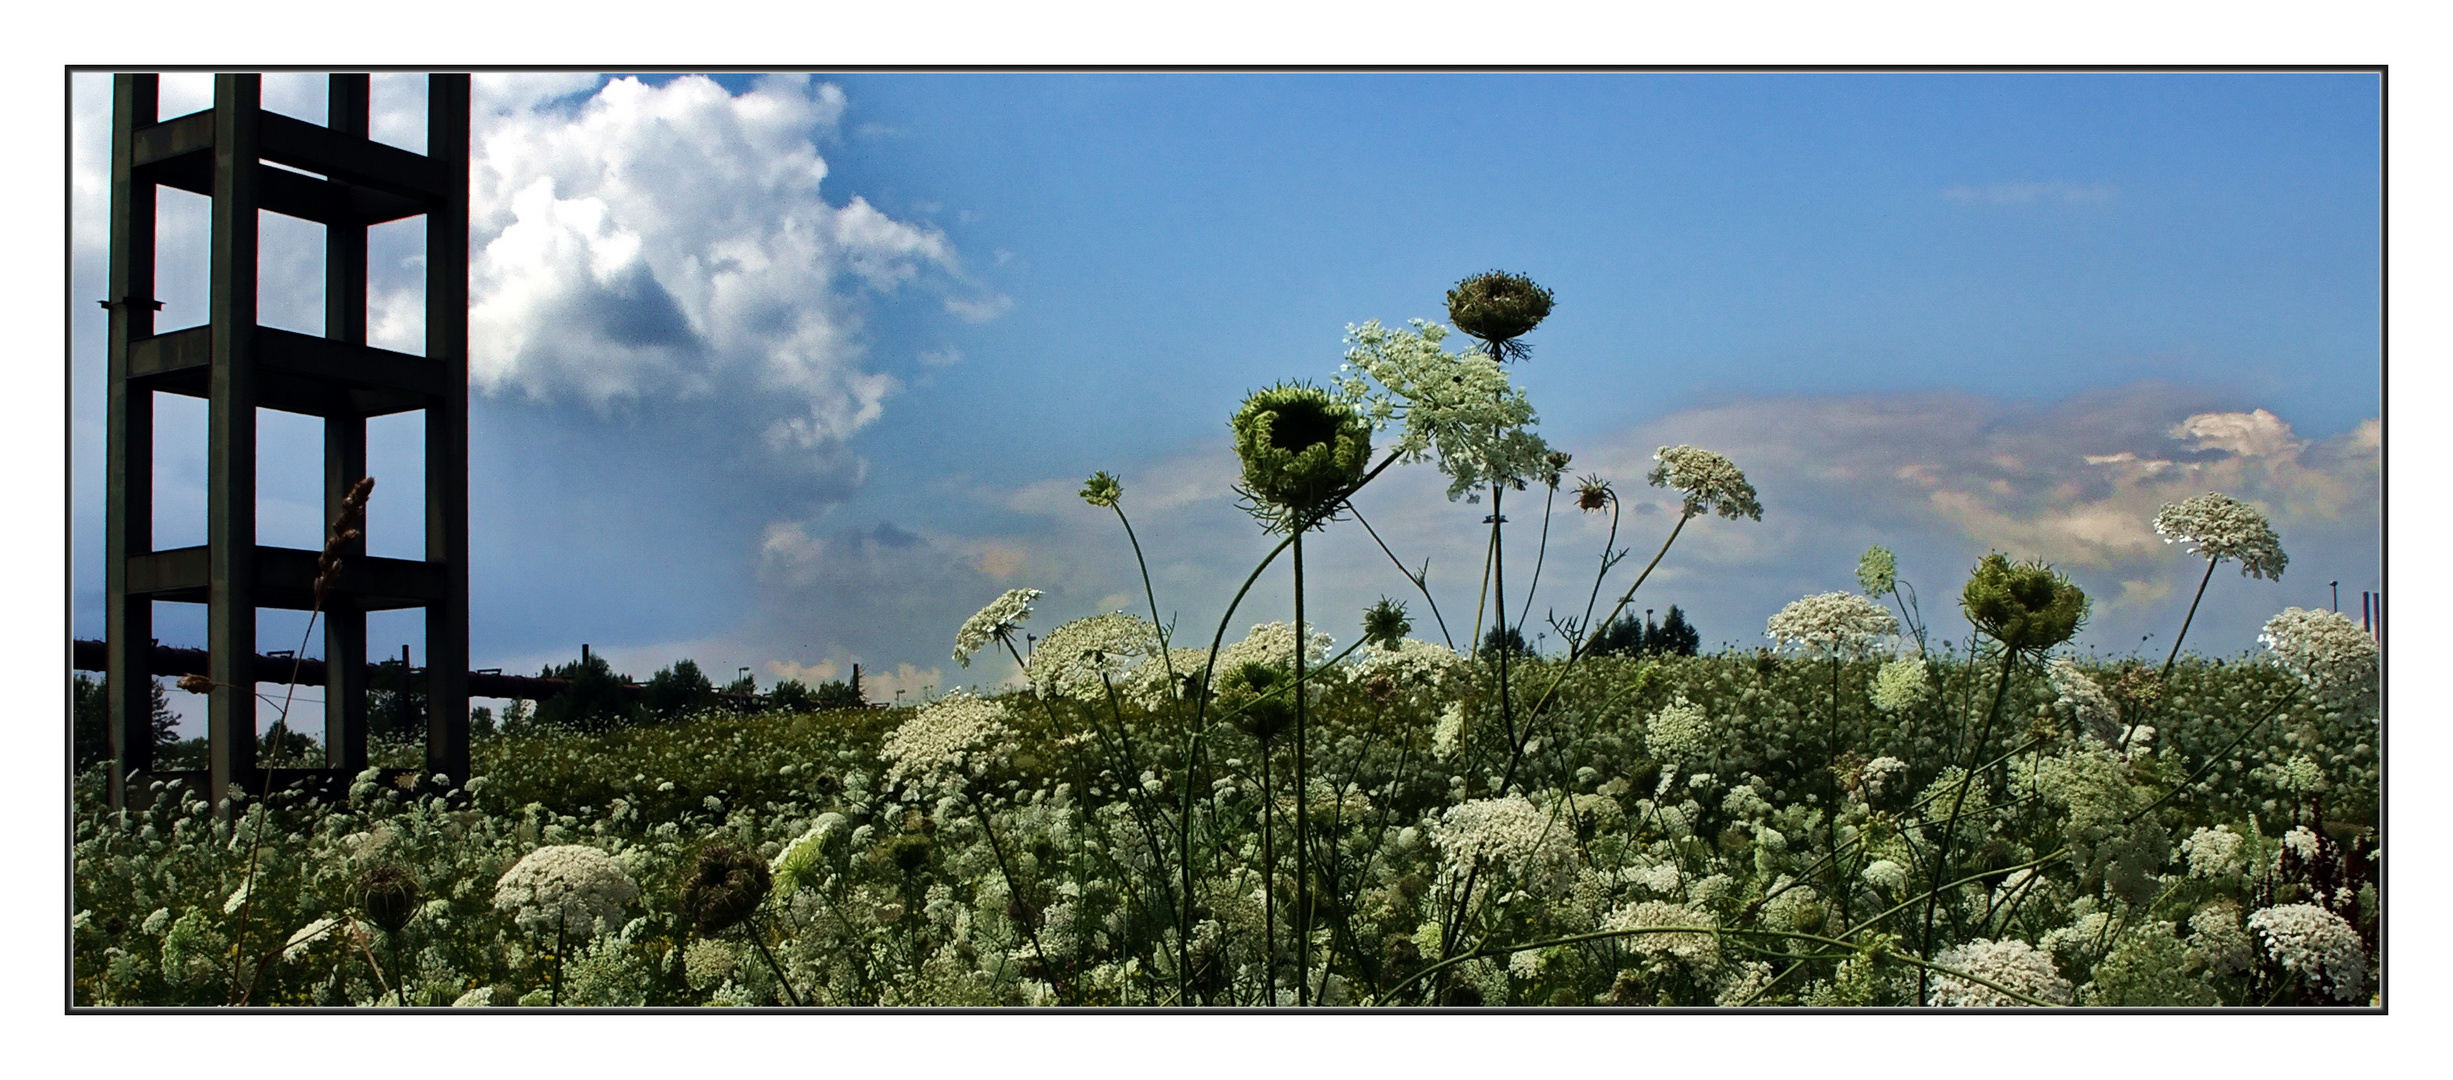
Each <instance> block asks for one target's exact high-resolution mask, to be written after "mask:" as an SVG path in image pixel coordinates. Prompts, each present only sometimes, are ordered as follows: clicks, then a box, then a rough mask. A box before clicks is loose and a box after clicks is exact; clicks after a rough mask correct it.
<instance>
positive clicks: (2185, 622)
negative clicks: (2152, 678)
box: [2163, 556, 2223, 679]
mask: <svg viewBox="0 0 2453 1080" xmlns="http://www.w3.org/2000/svg"><path fill="white" fill-rule="evenodd" d="M2222 561H2223V560H2221V559H2218V558H2214V557H2211V556H2209V557H2208V558H2207V560H2206V576H2205V577H2202V578H2199V579H2197V595H2196V596H2193V597H2190V598H2189V614H2187V615H2184V616H2182V617H2181V620H2180V633H2178V634H2174V635H2173V636H2172V655H2170V656H2166V657H2164V658H2163V677H2164V678H2167V679H2169V678H2171V677H2172V665H2173V664H2174V663H2176V662H2178V661H2179V660H2180V643H2181V639H2183V638H2186V637H2188V636H2189V624H2190V623H2192V622H2195V621H2197V605H2198V601H2200V600H2204V599H2206V583H2207V582H2209V581H2213V580H2214V578H2215V564H2216V563H2219V562H2222Z"/></svg>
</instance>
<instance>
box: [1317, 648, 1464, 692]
mask: <svg viewBox="0 0 2453 1080" xmlns="http://www.w3.org/2000/svg"><path fill="white" fill-rule="evenodd" d="M1465 669H1466V663H1465V658H1464V657H1461V656H1458V655H1457V654H1456V652H1455V651H1454V650H1452V649H1450V648H1448V647H1447V646H1445V645H1442V644H1439V643H1438V642H1435V641H1422V640H1418V639H1415V638H1405V639H1403V640H1401V641H1399V642H1397V644H1396V646H1395V647H1394V648H1382V647H1380V646H1378V645H1366V646H1364V647H1363V648H1362V650H1361V651H1360V655H1359V658H1358V659H1357V660H1356V661H1355V662H1354V665H1353V666H1352V667H1350V668H1348V669H1347V676H1348V678H1350V679H1351V680H1352V681H1353V682H1355V683H1356V684H1357V685H1362V684H1368V683H1370V682H1371V681H1372V680H1374V679H1383V678H1384V679H1387V680H1389V682H1390V683H1391V684H1393V685H1395V686H1396V687H1397V689H1399V690H1400V691H1403V692H1405V693H1406V694H1409V695H1414V696H1418V697H1419V696H1421V695H1426V694H1433V693H1436V692H1437V691H1438V690H1439V689H1440V688H1441V687H1442V686H1443V685H1445V684H1446V683H1447V681H1448V678H1449V676H1451V675H1454V674H1456V673H1458V672H1461V671H1464V670H1465Z"/></svg>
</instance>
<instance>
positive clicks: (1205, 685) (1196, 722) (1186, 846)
mask: <svg viewBox="0 0 2453 1080" xmlns="http://www.w3.org/2000/svg"><path fill="white" fill-rule="evenodd" d="M1397 457H1398V455H1396V454H1394V453H1392V454H1390V455H1388V456H1387V457H1385V458H1381V459H1380V463H1379V464H1378V465H1374V466H1372V467H1371V471H1370V472H1367V473H1364V474H1363V478H1362V479H1360V480H1357V481H1355V482H1354V484H1353V485H1352V486H1351V487H1348V488H1347V489H1346V490H1345V492H1344V493H1343V494H1341V495H1339V496H1338V497H1337V498H1335V499H1331V500H1324V502H1323V505H1328V506H1334V505H1337V504H1338V503H1341V502H1345V501H1347V500H1349V499H1352V498H1353V497H1354V493H1355V492H1357V491H1360V490H1362V489H1363V487H1364V485H1366V484H1369V483H1371V482H1372V481H1373V480H1374V479H1376V478H1378V477H1379V475H1380V474H1381V473H1384V472H1387V471H1388V467H1389V466H1391V465H1394V464H1396V463H1397ZM1294 542H1295V538H1294V536H1293V535H1292V534H1290V535H1288V536H1287V538H1286V539H1284V540H1280V541H1278V546H1276V547H1274V548H1271V549H1269V554H1267V555H1265V556H1262V557H1261V561H1260V565H1258V566H1255V567H1253V568H1252V573H1251V574H1250V575H1248V576H1246V577H1245V578H1244V583H1243V586H1242V587H1241V588H1238V589H1236V590H1235V597H1234V599H1232V600H1229V601H1227V607H1226V611H1225V612H1224V613H1222V614H1220V615H1219V616H1218V632H1217V633H1216V634H1213V635H1211V637H1210V642H1209V656H1208V658H1207V660H1206V661H1205V662H1204V663H1203V664H1202V666H1201V687H1200V690H1199V694H1200V698H1199V700H1198V701H1197V702H1195V705H1194V709H1193V723H1192V731H1191V734H1190V736H1189V737H1188V738H1187V739H1186V740H1185V744H1184V843H1183V850H1182V852H1181V854H1182V857H1183V871H1184V925H1185V926H1187V927H1189V926H1191V925H1192V921H1193V919H1192V906H1193V884H1192V797H1193V788H1194V787H1195V786H1196V785H1195V784H1194V782H1193V781H1194V779H1195V777H1194V773H1193V770H1194V767H1195V766H1196V765H1198V764H1199V762H1200V760H1201V749H1202V743H1203V742H1204V741H1205V736H1206V735H1207V731H1206V728H1205V722H1206V721H1207V719H1208V717H1209V700H1210V689H1211V683H1212V681H1213V680H1215V679H1216V678H1217V675H1218V650H1219V649H1220V648H1221V647H1223V646H1224V645H1225V644H1226V631H1227V626H1228V624H1230V623H1232V622H1233V621H1234V619H1235V609H1236V608H1238V607H1241V606H1243V602H1244V595H1245V594H1246V593H1249V592H1251V591H1252V586H1253V584H1254V583H1255V582H1258V581H1259V580H1260V579H1261V572H1262V571H1265V570H1267V569H1269V564H1270V563H1272V562H1276V561H1277V558H1278V553H1279V552H1282V551H1285V550H1286V549H1287V548H1289V547H1292V546H1294ZM1302 635H1303V631H1302V629H1301V628H1297V629H1296V631H1295V648H1296V650H1298V651H1300V650H1301V649H1302V648H1303V636H1302ZM1263 760H1267V759H1266V757H1264V758H1263ZM1212 816H1213V817H1215V814H1214V813H1213V815H1212Z"/></svg>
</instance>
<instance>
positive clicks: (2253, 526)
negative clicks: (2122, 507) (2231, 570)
mask: <svg viewBox="0 0 2453 1080" xmlns="http://www.w3.org/2000/svg"><path fill="white" fill-rule="evenodd" d="M2155 533H2156V535H2158V536H2161V537H2163V542H2164V543H2167V544H2174V543H2182V544H2187V545H2189V550H2191V551H2195V552H2197V553H2198V554H2200V555H2204V556H2206V557H2207V558H2209V559H2212V560H2215V561H2217V562H2220V561H2222V560H2224V559H2238V560H2240V572H2241V573H2242V574H2245V575H2247V576H2250V577H2258V578H2264V579H2266V580H2268V581H2274V580H2279V579H2281V577H2282V576H2283V567H2284V565H2286V564H2288V563H2289V562H2290V561H2291V557H2290V556H2288V555H2285V554H2283V542H2282V541H2281V540H2280V539H2278V538H2277V537H2276V536H2275V535H2274V526H2273V525H2271V524H2269V523H2268V522H2267V521H2266V516H2265V515H2264V514H2261V513H2258V512H2257V508H2256V507H2254V506H2250V505H2249V504H2247V503H2244V502H2241V501H2240V500H2238V499H2235V498H2232V497H2231V496H2229V495H2225V494H2223V493H2221V492H2216V491H2209V492H2207V493H2206V494H2204V495H2195V496H2191V497H2189V498H2186V499H2182V500H2181V501H2179V502H2176V503H2169V504H2166V505H2165V506H2164V508H2163V509H2161V510H2159V511H2156V513H2155Z"/></svg>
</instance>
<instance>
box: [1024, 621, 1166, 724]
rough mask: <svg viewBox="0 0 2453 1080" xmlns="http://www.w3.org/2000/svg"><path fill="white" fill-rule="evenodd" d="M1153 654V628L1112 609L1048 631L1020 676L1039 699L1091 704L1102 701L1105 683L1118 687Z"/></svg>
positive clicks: (1155, 633)
mask: <svg viewBox="0 0 2453 1080" xmlns="http://www.w3.org/2000/svg"><path fill="white" fill-rule="evenodd" d="M1157 654H1158V628H1157V627H1155V626H1152V625H1150V623H1149V621H1148V620H1146V619H1142V618H1140V617H1139V616H1136V615H1132V614H1129V613H1126V612H1122V611H1117V612H1111V613H1109V614H1106V615H1093V616H1091V617H1089V618H1087V619H1075V620H1073V621H1072V622H1069V623H1066V624H1064V625H1063V626H1059V627H1057V628H1056V629H1054V630H1050V631H1048V636H1046V637H1044V638H1041V639H1039V643H1038V645H1037V646H1036V647H1034V648H1033V649H1032V650H1031V660H1030V665H1029V667H1028V668H1027V669H1026V670H1025V672H1024V673H1025V674H1027V675H1028V676H1029V677H1030V680H1031V686H1032V688H1033V689H1035V690H1037V691H1038V692H1039V693H1040V695H1041V696H1043V697H1047V696H1055V695H1058V694H1062V695H1064V696H1066V697H1070V698H1073V699H1074V700H1077V701H1091V702H1096V701H1102V700H1105V698H1106V694H1107V687H1108V686H1109V685H1111V684H1113V685H1119V686H1121V685H1122V684H1123V681H1124V677H1125V675H1126V673H1127V672H1129V671H1131V670H1132V668H1133V666H1134V665H1135V664H1138V663H1140V662H1142V661H1143V660H1145V659H1146V658H1148V657H1152V656H1155V655H1157Z"/></svg>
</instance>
